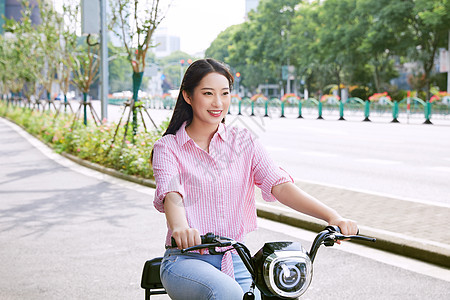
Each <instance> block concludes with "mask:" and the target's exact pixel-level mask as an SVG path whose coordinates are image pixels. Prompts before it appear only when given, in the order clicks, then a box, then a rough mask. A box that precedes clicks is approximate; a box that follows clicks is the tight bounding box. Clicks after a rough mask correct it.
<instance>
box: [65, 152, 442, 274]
mask: <svg viewBox="0 0 450 300" xmlns="http://www.w3.org/2000/svg"><path fill="white" fill-rule="evenodd" d="M64 156H66V157H67V158H70V159H72V160H74V161H75V162H77V163H80V164H82V165H84V166H87V167H90V168H92V169H95V170H97V171H100V172H103V173H107V174H109V175H112V176H116V177H120V178H122V179H127V180H130V181H134V182H136V183H139V184H142V185H146V186H150V187H154V182H152V181H150V180H142V179H137V178H134V177H131V176H128V175H124V174H122V173H119V172H117V171H114V170H111V169H106V168H104V167H101V166H98V165H95V164H92V163H89V162H87V161H84V160H81V159H78V158H76V157H73V156H71V155H64ZM296 184H297V185H298V186H299V187H300V188H302V189H303V190H304V191H306V192H307V193H309V194H311V195H313V196H314V197H316V198H318V199H319V200H320V201H322V202H324V203H325V204H327V205H329V206H331V207H332V208H334V209H336V210H337V211H338V212H339V213H340V214H341V215H343V216H345V217H347V218H350V219H353V220H356V221H357V222H358V224H359V227H360V230H361V234H364V235H368V236H372V237H376V238H377V242H376V243H364V244H365V245H367V246H371V247H375V248H379V249H383V250H386V251H388V252H393V253H397V254H401V255H404V256H408V257H412V258H416V259H419V260H422V261H426V262H430V263H434V264H437V265H441V266H445V267H448V268H449V267H450V232H448V231H447V230H446V229H447V227H448V225H449V218H450V207H445V206H434V205H428V204H424V203H418V202H410V201H405V200H400V199H395V198H390V197H385V196H380V195H374V194H367V193H362V192H357V191H352V190H348V189H342V188H336V187H330V186H325V185H319V184H312V183H307V182H299V181H298V182H296ZM256 201H257V209H258V216H260V217H263V218H268V219H272V220H275V221H279V222H283V223H286V224H290V225H294V226H298V227H302V228H305V229H309V230H313V231H320V230H321V229H323V227H324V226H325V225H326V224H325V222H322V221H319V220H317V219H314V218H312V217H309V216H306V215H303V214H300V213H298V212H296V211H294V210H292V209H290V208H287V207H286V206H283V205H282V204H280V203H278V202H276V203H267V202H265V201H263V200H262V197H261V194H260V191H259V189H256Z"/></svg>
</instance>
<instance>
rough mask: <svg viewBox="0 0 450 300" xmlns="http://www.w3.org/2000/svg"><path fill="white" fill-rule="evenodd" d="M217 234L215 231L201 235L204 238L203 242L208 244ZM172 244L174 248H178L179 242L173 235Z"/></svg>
mask: <svg viewBox="0 0 450 300" xmlns="http://www.w3.org/2000/svg"><path fill="white" fill-rule="evenodd" d="M216 237H217V236H216V235H215V234H214V233H211V232H208V233H207V234H205V235H201V236H200V238H201V240H202V244H208V243H211V242H212V241H213V240H214V239H215V238H216ZM170 242H171V246H172V247H174V248H177V247H178V245H177V242H176V241H175V239H174V238H173V237H171V238H170Z"/></svg>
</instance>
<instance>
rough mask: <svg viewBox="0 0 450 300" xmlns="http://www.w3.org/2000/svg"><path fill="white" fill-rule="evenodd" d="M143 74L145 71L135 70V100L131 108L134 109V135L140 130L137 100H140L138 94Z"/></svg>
mask: <svg viewBox="0 0 450 300" xmlns="http://www.w3.org/2000/svg"><path fill="white" fill-rule="evenodd" d="M143 76H144V72H139V73H138V72H133V101H132V103H131V109H132V110H133V136H135V135H136V134H137V130H138V124H137V113H138V112H137V110H136V102H137V101H138V94H139V89H140V87H141V84H142V77H143Z"/></svg>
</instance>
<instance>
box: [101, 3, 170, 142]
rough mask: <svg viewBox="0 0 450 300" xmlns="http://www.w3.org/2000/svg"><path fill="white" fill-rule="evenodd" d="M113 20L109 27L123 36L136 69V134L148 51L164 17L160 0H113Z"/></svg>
mask: <svg viewBox="0 0 450 300" xmlns="http://www.w3.org/2000/svg"><path fill="white" fill-rule="evenodd" d="M110 6H111V9H112V21H111V25H110V29H111V30H112V31H113V32H114V33H115V34H116V35H117V36H118V37H119V38H120V39H121V40H122V43H123V45H124V47H125V49H126V52H127V54H128V60H129V62H130V63H131V67H132V69H133V99H132V101H131V106H130V108H131V110H132V111H133V136H134V135H136V133H137V126H138V125H137V111H136V104H137V103H136V102H137V101H138V92H139V88H140V86H141V83H142V77H143V74H144V69H145V63H146V55H147V51H148V50H149V49H150V47H151V39H152V36H153V33H154V32H155V30H156V28H157V27H158V25H159V24H160V23H161V21H162V20H163V18H164V14H163V13H162V11H161V8H160V0H152V1H151V4H150V1H148V0H147V1H146V0H140V1H139V0H117V1H112V0H111V1H110Z"/></svg>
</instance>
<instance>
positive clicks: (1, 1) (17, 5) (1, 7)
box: [0, 0, 41, 33]
mask: <svg viewBox="0 0 450 300" xmlns="http://www.w3.org/2000/svg"><path fill="white" fill-rule="evenodd" d="M30 4H31V6H32V7H33V11H32V14H31V21H32V22H33V24H40V23H41V18H40V15H39V8H38V4H37V0H30ZM2 16H5V18H7V19H14V20H17V21H18V20H20V19H21V17H22V4H21V1H20V0H0V33H3V25H4V23H5V21H4V20H3V18H2Z"/></svg>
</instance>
